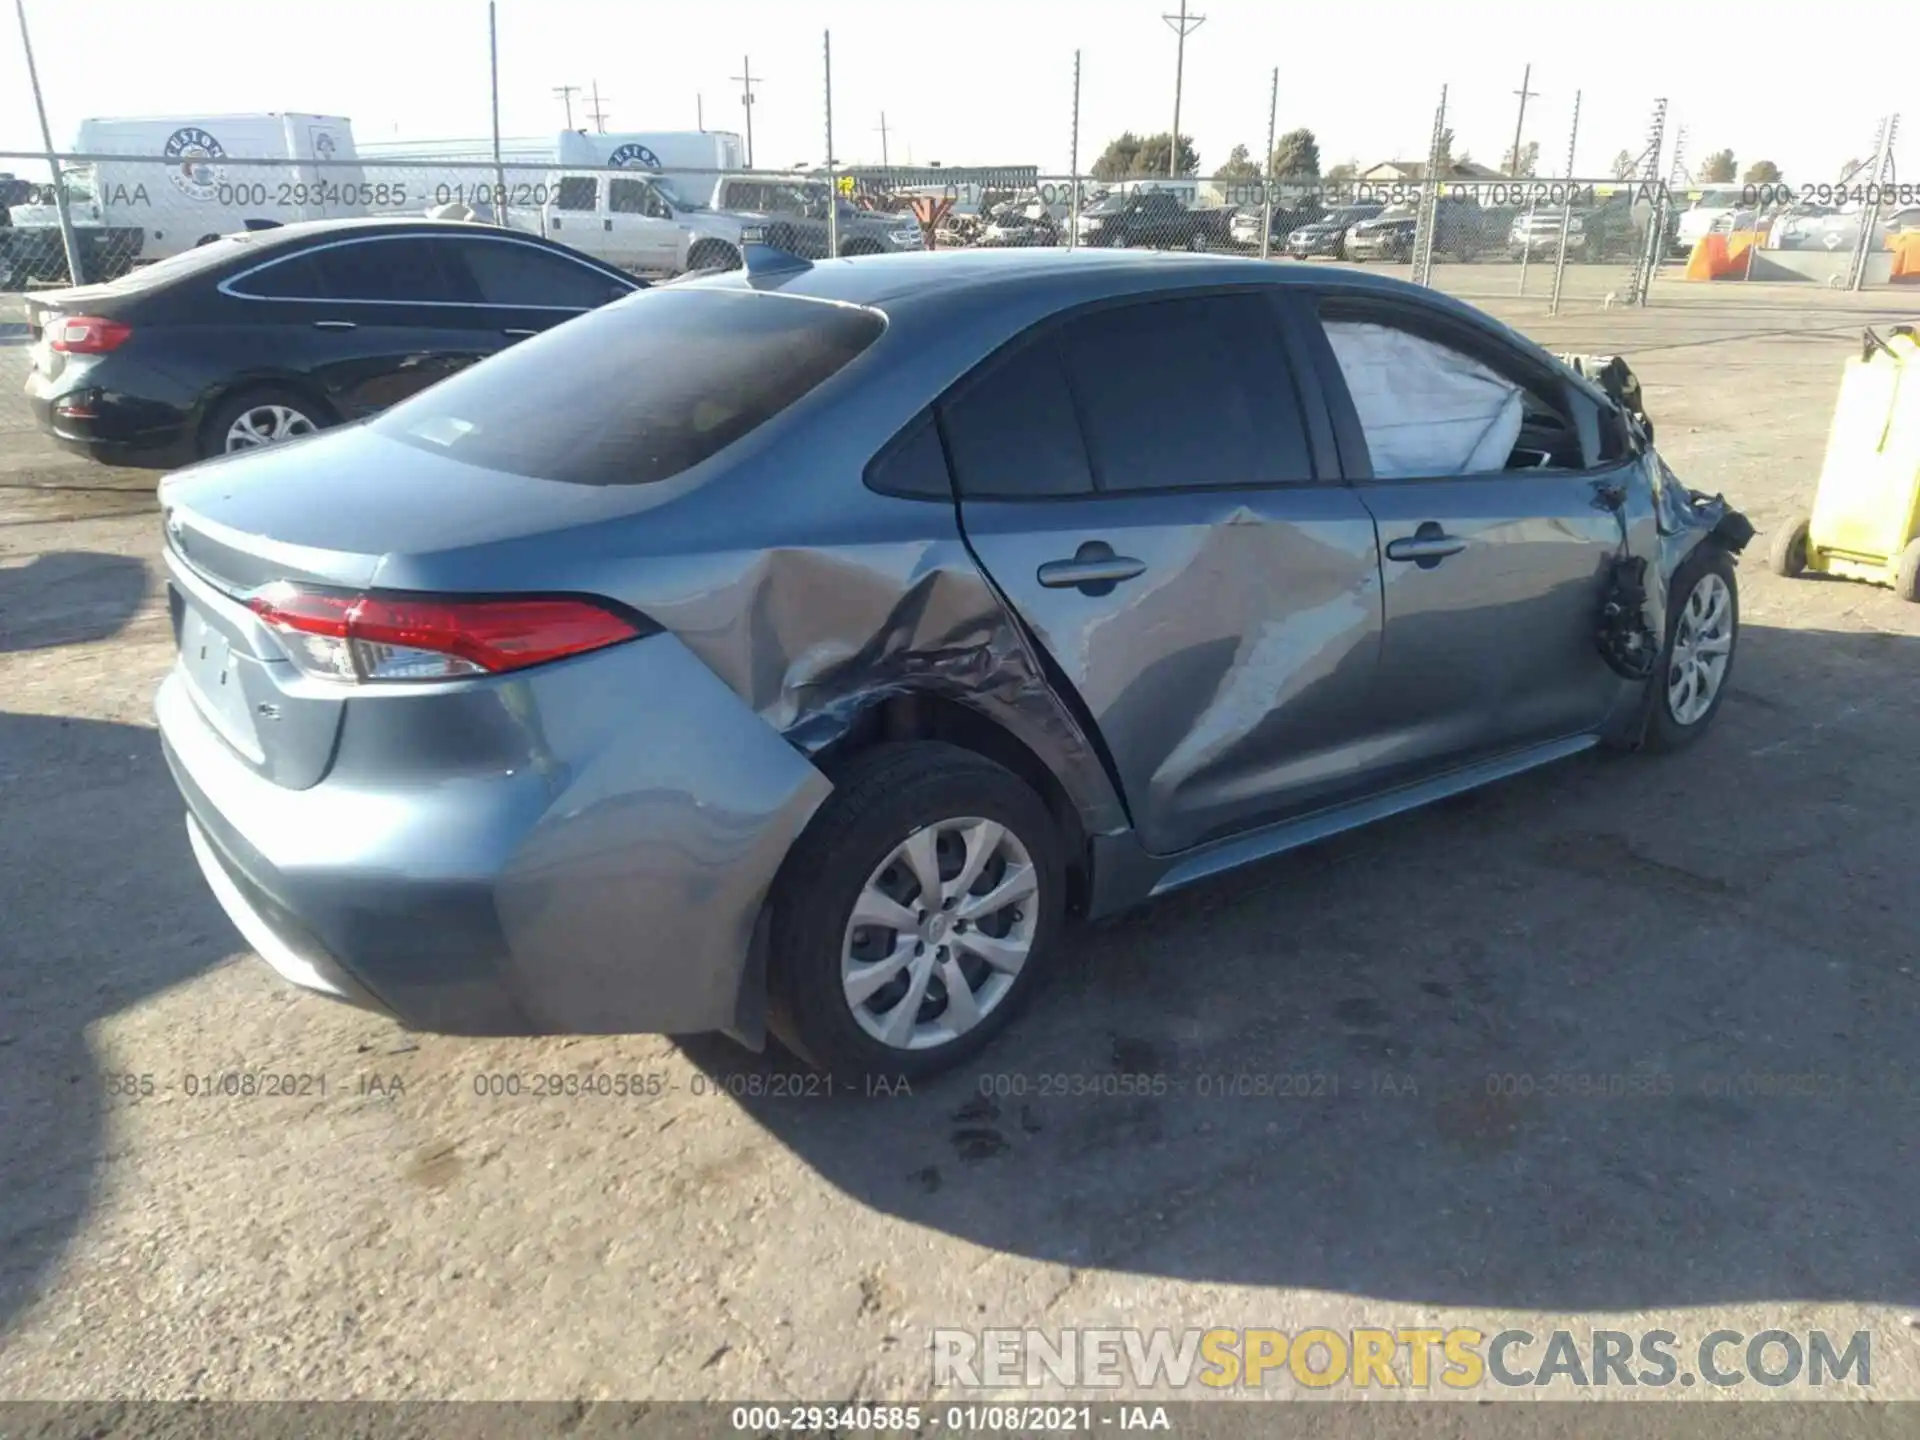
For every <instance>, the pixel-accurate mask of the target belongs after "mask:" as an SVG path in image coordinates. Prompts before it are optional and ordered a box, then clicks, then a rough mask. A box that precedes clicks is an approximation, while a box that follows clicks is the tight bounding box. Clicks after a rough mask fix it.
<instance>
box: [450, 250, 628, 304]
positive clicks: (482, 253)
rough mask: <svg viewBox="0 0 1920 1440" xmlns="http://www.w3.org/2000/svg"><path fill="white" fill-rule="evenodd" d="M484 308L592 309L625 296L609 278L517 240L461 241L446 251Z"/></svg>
mask: <svg viewBox="0 0 1920 1440" xmlns="http://www.w3.org/2000/svg"><path fill="white" fill-rule="evenodd" d="M452 248H453V249H454V250H456V251H457V252H458V254H459V257H460V260H461V262H462V263H463V264H465V266H466V269H467V274H468V275H469V276H471V277H472V279H473V284H474V288H475V289H476V290H477V291H478V292H479V298H480V301H481V303H482V304H485V305H525V306H537V307H540V308H543V309H556V310H592V309H594V308H595V307H596V306H600V305H604V304H606V303H607V302H608V301H609V300H617V299H619V298H620V297H621V296H623V295H628V294H631V293H632V291H633V289H634V287H633V286H632V285H631V284H623V283H622V282H620V281H619V280H616V279H615V278H614V277H613V276H611V275H607V274H604V273H603V272H601V271H599V270H595V269H592V268H591V267H589V266H586V265H582V264H581V263H580V262H579V261H577V260H569V259H568V258H567V257H566V256H564V255H556V254H554V253H553V252H552V251H551V250H543V249H541V248H540V247H539V246H538V245H528V244H526V243H524V242H522V241H518V240H488V239H478V238H475V239H467V240H461V241H460V242H459V243H458V244H457V245H455V246H454V247H452Z"/></svg>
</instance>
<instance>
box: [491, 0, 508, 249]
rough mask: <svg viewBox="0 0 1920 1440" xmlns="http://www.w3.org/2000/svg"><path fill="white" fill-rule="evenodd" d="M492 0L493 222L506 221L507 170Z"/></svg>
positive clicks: (492, 4) (497, 48) (499, 223)
mask: <svg viewBox="0 0 1920 1440" xmlns="http://www.w3.org/2000/svg"><path fill="white" fill-rule="evenodd" d="M495 8H496V7H495V5H494V0H487V67H488V69H489V70H490V71H491V72H492V82H493V183H494V185H495V186H496V187H497V188H496V190H495V192H494V203H493V205H492V206H491V207H490V208H491V209H492V211H493V223H494V224H496V225H505V224H506V223H507V172H506V171H505V170H503V169H501V168H500V30H499V27H498V26H497V25H496V24H495V23H494V20H495V16H494V10H495Z"/></svg>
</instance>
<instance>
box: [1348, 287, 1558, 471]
mask: <svg viewBox="0 0 1920 1440" xmlns="http://www.w3.org/2000/svg"><path fill="white" fill-rule="evenodd" d="M1321 319H1322V323H1323V324H1324V326H1325V329H1326V335H1327V339H1328V341H1329V343H1330V344H1331V345H1332V348H1333V354H1334V357H1335V359H1336V360H1338V362H1339V365H1340V373H1341V376H1342V378H1343V379H1344V380H1345V381H1346V387H1347V393H1348V394H1349V395H1350V396H1351V397H1352V400H1353V405H1354V409H1355V410H1356V411H1358V413H1359V418H1360V427H1361V430H1362V431H1363V432H1364V433H1365V436H1366V442H1367V452H1368V455H1369V458H1370V459H1371V461H1372V465H1373V473H1374V478H1376V479H1380V480H1412V479H1431V478H1439V477H1451V476H1460V475H1488V474H1498V473H1500V472H1502V471H1509V470H1516V471H1517V470H1537V469H1548V468H1551V469H1579V468H1580V467H1581V466H1582V464H1583V463H1584V461H1583V457H1582V452H1581V447H1580V439H1579V432H1578V430H1577V429H1576V428H1575V426H1574V424H1573V422H1572V420H1571V419H1570V418H1569V416H1568V415H1567V413H1566V410H1565V406H1564V401H1562V400H1559V399H1556V398H1554V397H1552V396H1551V395H1549V394H1548V393H1546V392H1545V391H1543V390H1540V389H1536V388H1535V387H1533V386H1532V385H1531V384H1529V383H1524V382H1522V381H1521V380H1519V379H1517V378H1515V377H1514V376H1513V375H1512V374H1511V373H1508V372H1506V371H1505V370H1504V369H1503V368H1496V367H1495V366H1494V365H1492V364H1490V363H1488V361H1487V360H1485V359H1483V358H1481V357H1480V356H1479V355H1476V354H1469V353H1468V352H1467V350H1466V349H1464V348H1461V346H1459V345H1456V344H1453V343H1450V341H1449V340H1448V339H1447V338H1445V333H1444V325H1443V324H1442V323H1441V322H1437V321H1430V320H1428V319H1427V318H1426V317H1423V316H1395V315H1393V314H1391V313H1387V312H1386V311H1385V310H1383V309H1382V308H1381V307H1378V306H1370V307H1364V308H1361V309H1359V310H1348V309H1345V308H1344V307H1341V306H1340V305H1338V303H1337V302H1336V303H1334V304H1332V305H1327V306H1323V307H1322V309H1321Z"/></svg>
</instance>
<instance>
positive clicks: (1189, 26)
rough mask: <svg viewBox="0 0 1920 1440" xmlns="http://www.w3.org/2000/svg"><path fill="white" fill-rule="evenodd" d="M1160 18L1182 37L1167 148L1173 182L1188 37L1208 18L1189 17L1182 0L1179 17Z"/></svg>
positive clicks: (1176, 59) (1176, 53)
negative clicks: (1170, 138)
mask: <svg viewBox="0 0 1920 1440" xmlns="http://www.w3.org/2000/svg"><path fill="white" fill-rule="evenodd" d="M1160 18H1161V19H1162V20H1164V21H1166V22H1167V24H1168V25H1169V26H1170V27H1172V29H1173V33H1174V34H1175V35H1178V36H1179V37H1180V41H1179V44H1178V45H1177V46H1176V47H1175V49H1174V55H1173V143H1172V144H1171V145H1169V146H1168V147H1167V178H1168V179H1169V180H1171V179H1173V178H1175V177H1176V176H1177V175H1179V173H1180V82H1181V81H1182V80H1184V79H1185V78H1186V73H1187V36H1189V35H1191V34H1192V33H1193V32H1194V31H1196V30H1198V29H1199V28H1200V27H1201V26H1202V25H1204V24H1205V23H1206V20H1207V17H1206V16H1204V15H1188V14H1187V0H1180V13H1179V14H1178V15H1162V16H1161V17H1160Z"/></svg>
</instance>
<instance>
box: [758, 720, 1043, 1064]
mask: <svg viewBox="0 0 1920 1440" xmlns="http://www.w3.org/2000/svg"><path fill="white" fill-rule="evenodd" d="M969 870H971V872H972V873H971V876H969V873H968V872H969ZM922 876H924V877H925V878H924V879H923V878H921V877H922ZM1065 879H1066V877H1065V868H1064V865H1063V863H1062V858H1061V854H1060V840H1059V834H1058V830H1057V828H1056V826H1055V824H1054V821H1053V817H1052V816H1051V815H1050V814H1049V813H1048V811H1047V807H1046V806H1045V805H1044V804H1043V803H1042V802H1041V800H1040V798H1039V797H1038V796H1037V795H1035V794H1034V792H1033V791H1032V790H1030V789H1029V788H1028V787H1027V786H1026V785H1025V784H1024V783H1023V782H1022V781H1020V780H1019V779H1018V778H1016V777H1015V776H1014V775H1013V774H1012V773H1010V772H1009V771H1007V770H1004V769H1002V768H1001V767H1000V766H998V765H996V764H994V763H993V762H992V761H990V760H986V759H983V758H981V757H980V756H978V755H975V754H974V753H972V752H971V751H968V750H962V749H960V748H958V747H957V746H952V745H945V744H936V743H912V744H891V745H882V746H878V747H876V748H875V749H873V750H869V751H867V752H866V753H865V754H863V755H860V756H858V757H857V758H855V759H854V760H853V762H852V763H851V764H850V765H849V766H848V767H847V768H846V769H845V770H844V771H843V772H841V773H840V774H839V775H837V776H836V777H835V790H834V793H833V795H832V796H831V797H830V798H829V799H828V800H827V802H826V804H825V806H823V807H822V809H821V810H820V813H819V814H818V815H816V816H815V817H814V819H813V822H812V823H811V824H810V825H809V826H808V827H807V830H806V832H805V833H804V834H803V835H802V836H801V837H800V840H799V842H798V843H797V844H796V845H795V846H794V849H793V851H792V853H791V854H789V855H788V857H787V860H786V863H785V864H784V866H783V867H782V870H781V876H780V879H779V880H778V881H777V882H776V883H775V886H774V893H773V916H772V919H773V925H772V942H773V943H772V953H771V958H770V964H769V973H768V990H769V1000H770V1002H771V1003H770V1005H769V1010H770V1014H769V1024H770V1028H771V1029H772V1030H773V1031H774V1033H775V1034H776V1035H778V1036H779V1037H780V1039H781V1040H783V1041H784V1042H786V1044H787V1046H788V1047H789V1048H790V1049H792V1050H793V1051H794V1052H795V1053H797V1054H798V1055H800V1056H801V1058H802V1059H805V1060H807V1061H809V1062H810V1063H812V1064H813V1065H815V1066H816V1067H818V1068H820V1069H822V1070H825V1071H827V1072H829V1073H830V1074H832V1075H834V1076H836V1077H838V1078H842V1079H845V1080H847V1081H849V1082H851V1083H858V1082H859V1081H860V1080H861V1079H863V1078H864V1077H867V1076H887V1077H889V1078H899V1077H903V1076H904V1077H905V1078H906V1079H908V1080H916V1079H923V1078H926V1077H929V1076H932V1075H935V1074H937V1073H939V1072H941V1071H943V1070H946V1069H949V1068H951V1067H952V1066H954V1065H957V1064H959V1063H960V1062H961V1061H963V1060H965V1059H966V1058H967V1057H968V1056H970V1055H972V1054H974V1053H976V1052H977V1051H979V1050H980V1049H981V1048H982V1047H983V1046H985V1045H986V1044H987V1043H988V1042H989V1041H990V1040H992V1039H993V1037H994V1036H995V1035H997V1034H998V1033H999V1032H1000V1030H1001V1029H1002V1028H1004V1027H1005V1026H1006V1024H1007V1023H1008V1022H1009V1021H1010V1020H1012V1019H1013V1017H1014V1015H1015V1014H1016V1013H1017V1012H1018V1010H1019V1009H1020V1007H1021V1006H1022V1005H1023V1004H1024V1003H1025V1002H1026V1000H1027V998H1028V996H1029V995H1030V994H1031V993H1032V991H1033V988H1034V986H1035V985H1036V984H1037V983H1039V980H1040V978H1041V975H1042V972H1043V971H1044V969H1045V967H1046V964H1047V962H1048V961H1049V959H1050V958H1051V952H1052V950H1053V947H1054V942H1055V938H1056V936H1057V935H1058V932H1059V929H1060V925H1061V923H1062V917H1063V915H1064V910H1065V907H1064V897H1065V888H1066V887H1065ZM929 882H933V886H932V888H937V889H938V890H939V892H940V893H939V894H938V895H931V896H930V885H929ZM995 896H1000V897H1002V898H1001V900H1000V901H999V903H998V904H994V903H992V901H993V897H995ZM890 919H891V920H894V921H895V922H896V923H894V924H889V923H888V921H889V920H890ZM856 920H860V921H862V922H863V923H856ZM961 987H965V995H964V1002H963V1003H956V997H959V996H960V995H961ZM916 997H917V998H916ZM908 1005H912V1006H913V1007H914V1008H913V1010H912V1011H911V1012H909V1011H907V1010H906V1009H905V1007H906V1006H908Z"/></svg>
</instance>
